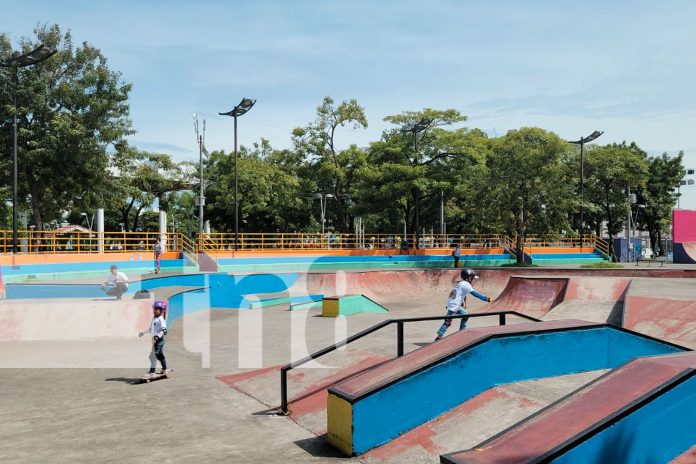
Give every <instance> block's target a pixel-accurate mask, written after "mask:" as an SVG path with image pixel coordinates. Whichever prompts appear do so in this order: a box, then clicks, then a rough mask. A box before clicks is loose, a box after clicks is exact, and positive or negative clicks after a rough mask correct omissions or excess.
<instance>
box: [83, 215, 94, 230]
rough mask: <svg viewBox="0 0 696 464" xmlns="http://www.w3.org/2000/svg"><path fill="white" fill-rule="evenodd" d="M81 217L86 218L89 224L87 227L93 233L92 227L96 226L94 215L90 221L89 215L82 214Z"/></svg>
mask: <svg viewBox="0 0 696 464" xmlns="http://www.w3.org/2000/svg"><path fill="white" fill-rule="evenodd" d="M80 216H81V217H84V218H85V222H87V227H89V231H90V232H92V225H93V224H94V214H92V220H91V221H90V220H89V215H88V214H87V213H80Z"/></svg>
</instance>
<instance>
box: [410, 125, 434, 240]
mask: <svg viewBox="0 0 696 464" xmlns="http://www.w3.org/2000/svg"><path fill="white" fill-rule="evenodd" d="M432 123H433V120H432V119H431V118H422V119H421V120H420V121H418V122H417V123H416V124H414V125H413V127H411V128H409V129H407V130H408V132H411V133H412V134H413V150H414V152H415V153H416V154H418V133H420V132H423V131H424V130H426V129H427V128H428V126H430V124H432ZM415 200H416V204H415V207H416V211H415V214H416V218H415V219H416V224H415V225H416V248H419V243H418V242H419V239H420V237H419V233H420V232H419V231H418V229H419V228H420V191H419V190H416V198H415Z"/></svg>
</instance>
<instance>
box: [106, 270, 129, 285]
mask: <svg viewBox="0 0 696 464" xmlns="http://www.w3.org/2000/svg"><path fill="white" fill-rule="evenodd" d="M116 282H118V283H122V284H123V285H125V286H126V288H128V277H127V276H126V274H124V273H123V272H121V271H117V272H116V274H111V275H110V276H109V278H108V279H107V280H106V283H107V284H114V285H115V284H116Z"/></svg>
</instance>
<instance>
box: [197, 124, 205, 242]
mask: <svg viewBox="0 0 696 464" xmlns="http://www.w3.org/2000/svg"><path fill="white" fill-rule="evenodd" d="M198 166H199V170H200V187H199V192H198V193H199V196H198V230H199V232H203V227H204V223H205V222H204V220H203V137H202V136H201V135H199V136H198Z"/></svg>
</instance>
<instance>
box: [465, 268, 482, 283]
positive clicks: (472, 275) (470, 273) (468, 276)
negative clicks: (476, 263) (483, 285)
mask: <svg viewBox="0 0 696 464" xmlns="http://www.w3.org/2000/svg"><path fill="white" fill-rule="evenodd" d="M461 276H462V280H466V281H467V282H469V283H471V282H472V281H473V280H474V279H476V278H478V276H477V275H476V271H474V270H473V269H470V268H468V267H465V268H464V269H462V273H461Z"/></svg>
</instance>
